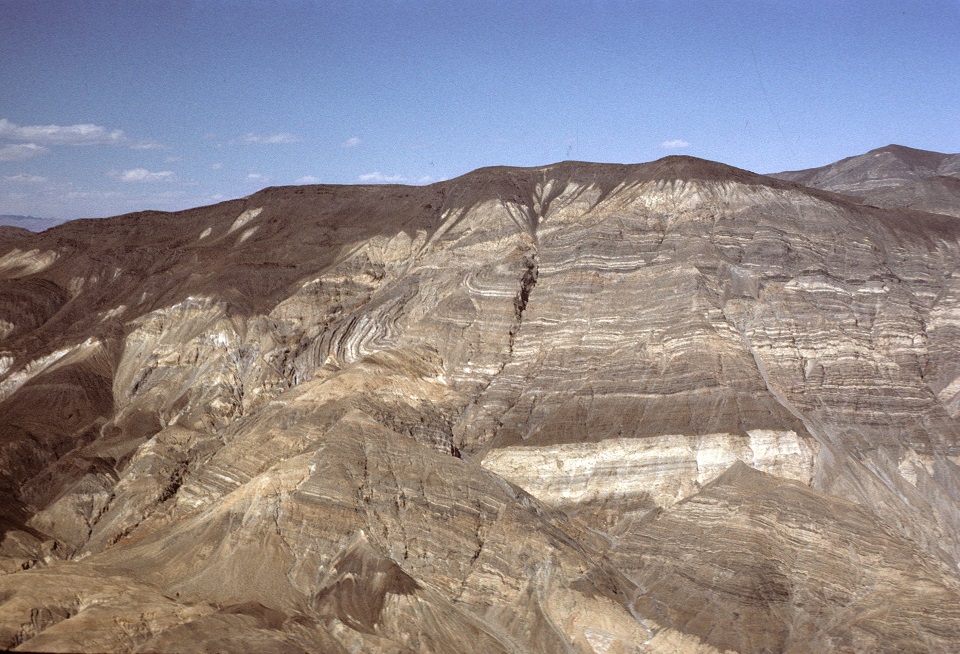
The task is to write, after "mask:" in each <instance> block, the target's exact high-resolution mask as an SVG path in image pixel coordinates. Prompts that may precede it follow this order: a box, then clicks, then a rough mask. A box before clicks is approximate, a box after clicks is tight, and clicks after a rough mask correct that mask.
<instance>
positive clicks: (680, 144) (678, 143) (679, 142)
mask: <svg viewBox="0 0 960 654" xmlns="http://www.w3.org/2000/svg"><path fill="white" fill-rule="evenodd" d="M660 147H661V148H668V149H679V148H689V147H690V143H689V142H688V141H684V140H683V139H673V140H672V141H664V142H663V143H661V144H660Z"/></svg>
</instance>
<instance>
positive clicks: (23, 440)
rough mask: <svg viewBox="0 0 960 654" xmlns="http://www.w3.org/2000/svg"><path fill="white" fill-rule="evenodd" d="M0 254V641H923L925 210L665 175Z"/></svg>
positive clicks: (409, 192) (391, 201) (938, 245)
mask: <svg viewBox="0 0 960 654" xmlns="http://www.w3.org/2000/svg"><path fill="white" fill-rule="evenodd" d="M908 154H909V153H908ZM928 154H935V153H928ZM934 158H935V157H934ZM920 159H922V161H927V160H932V159H931V157H925V158H924V157H921V158H920ZM937 161H940V159H937ZM948 163H949V162H948ZM938 165H939V164H938ZM858 166H859V164H858ZM854 168H856V170H855V171H854V172H856V173H857V174H860V173H862V172H863V171H864V170H867V169H865V168H863V167H862V166H861V167H856V166H855V167H854ZM877 170H878V171H879V172H876V173H871V174H873V175H874V177H873V178H871V179H874V180H876V179H878V178H879V177H882V174H883V172H884V170H886V169H884V168H882V167H881V168H880V169H877ZM911 170H912V169H911ZM858 171H859V172H858ZM895 172H896V175H894V177H895V178H896V180H897V181H896V183H901V182H902V180H900V177H903V178H904V179H907V178H908V177H909V175H907V176H906V177H904V175H906V173H902V170H901V169H900V168H897V169H896V171H895ZM947 172H948V173H949V171H947ZM942 173H943V171H940V173H938V174H942ZM868 176H869V175H868ZM910 179H912V178H910ZM848 181H849V180H848ZM851 183H852V182H851ZM881 186H882V185H881ZM2 236H3V234H0V237H2ZM8 239H9V245H7V246H4V247H6V249H5V250H0V262H6V263H3V264H2V265H3V269H2V270H0V277H2V279H0V321H3V322H2V323H0V333H2V334H3V336H2V340H0V370H2V372H0V398H2V399H0V464H2V470H0V473H2V474H0V497H2V502H0V526H2V529H3V532H4V533H3V540H2V541H0V557H2V558H0V563H2V567H0V571H2V572H4V573H6V574H3V575H0V647H10V648H12V647H19V648H20V649H23V650H30V649H33V650H45V651H50V650H67V651H77V650H86V651H144V652H147V651H150V652H153V651H210V650H218V651H243V650H246V649H250V650H254V649H255V650H257V651H278V652H286V651H333V652H336V651H345V652H346V651H359V650H362V651H384V652H406V651H411V652H421V651H435V652H448V651H458V652H468V651H477V652H490V651H506V652H528V651H534V652H536V651H539V652H556V651H574V652H610V653H613V652H643V651H655V652H657V651H659V652H686V651H689V652H694V651H703V652H710V651H718V649H719V650H723V649H732V650H736V651H744V652H761V651H790V650H792V651H808V650H810V649H814V650H831V649H836V650H844V649H845V648H846V649H852V650H855V651H876V650H882V649H887V650H889V651H895V650H897V649H907V650H909V649H914V650H917V651H926V650H931V651H937V650H939V651H949V650H950V647H951V643H955V642H956V641H957V639H958V638H960V615H958V614H957V613H956V609H955V608H954V607H955V605H956V600H957V599H958V597H957V583H958V581H957V569H958V568H957V564H958V563H960V510H958V509H960V493H958V491H957V489H958V488H960V470H958V468H957V459H956V457H957V456H958V455H960V448H958V443H957V439H958V437H960V363H958V362H960V345H958V343H960V341H958V338H957V337H958V336H960V334H958V330H960V286H958V282H957V281H956V277H955V271H956V270H957V266H958V264H960V240H958V239H960V222H957V221H956V220H955V219H953V218H949V217H947V216H944V215H941V216H934V215H931V214H926V213H920V212H915V211H911V210H884V209H881V208H876V207H871V206H866V205H865V204H864V203H863V202H861V201H853V200H852V199H850V198H847V197H843V196H840V195H835V194H833V193H830V192H826V191H821V190H815V189H811V188H806V187H803V186H800V185H798V184H796V183H792V182H789V181H783V180H778V179H773V178H771V177H764V176H760V175H754V174H752V173H748V172H746V171H741V170H737V169H733V168H730V167H727V166H723V165H720V164H713V163H710V162H704V161H700V160H696V159H691V158H685V157H670V158H667V159H664V160H661V161H658V162H653V163H651V164H644V165H638V166H614V165H600V164H582V163H573V162H566V163H563V164H557V165H554V166H548V167H544V168H536V169H510V168H492V169H483V170H479V171H476V172H474V173H471V174H469V175H466V176H464V177H462V178H458V179H456V180H451V181H449V182H444V183H441V184H435V185H432V186H429V187H423V188H407V187H299V188H282V189H267V190H265V191H262V192H260V193H257V194H255V195H253V196H251V197H249V198H246V199H244V200H238V201H233V202H228V203H223V204H220V205H216V206H213V207H206V208H200V209H196V210H192V211H189V212H184V213H182V214H173V215H164V214H151V213H147V214H139V215H132V216H126V217H118V218H114V219H108V220H105V221H97V222H95V223H94V222H90V221H86V222H85V221H78V222H74V223H68V224H66V225H63V226H61V227H58V228H56V229H54V230H50V231H49V232H46V233H44V234H42V235H38V236H34V237H26V236H24V235H22V234H14V235H9V236H8ZM8 264H9V265H8ZM748 466H749V467H748ZM898 589H901V590H900V591H898ZM92 632H93V633H95V634H96V635H94V636H91V635H90V634H91V633H92Z"/></svg>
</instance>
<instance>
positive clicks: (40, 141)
mask: <svg viewBox="0 0 960 654" xmlns="http://www.w3.org/2000/svg"><path fill="white" fill-rule="evenodd" d="M0 138H3V139H7V140H10V141H26V142H28V145H36V146H44V145H117V146H123V147H128V148H134V149H137V150H158V149H163V148H164V146H163V145H161V144H159V143H156V142H154V141H136V140H134V139H131V138H130V137H128V136H127V135H126V134H124V133H123V130H121V129H107V128H106V127H103V126H102V125H94V124H92V123H78V124H76V125H17V124H16V123H13V122H11V121H9V120H7V119H6V118H0Z"/></svg>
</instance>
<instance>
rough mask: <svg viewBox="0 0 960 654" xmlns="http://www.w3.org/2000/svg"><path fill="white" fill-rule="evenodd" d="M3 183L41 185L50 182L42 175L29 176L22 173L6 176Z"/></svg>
mask: <svg viewBox="0 0 960 654" xmlns="http://www.w3.org/2000/svg"><path fill="white" fill-rule="evenodd" d="M3 181H5V182H11V183H13V184H41V183H43V182H48V181H50V180H49V179H47V178H46V177H43V176H42V175H27V174H24V173H20V174H18V175H6V176H5V177H4V178H3Z"/></svg>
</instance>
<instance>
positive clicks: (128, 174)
mask: <svg viewBox="0 0 960 654" xmlns="http://www.w3.org/2000/svg"><path fill="white" fill-rule="evenodd" d="M110 176H111V177H114V178H116V179H119V180H120V181H121V182H170V181H173V178H174V173H173V171H171V170H161V171H159V172H150V171H149V170H147V169H146V168H131V169H130V170H124V171H121V172H118V173H117V172H113V173H110Z"/></svg>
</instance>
